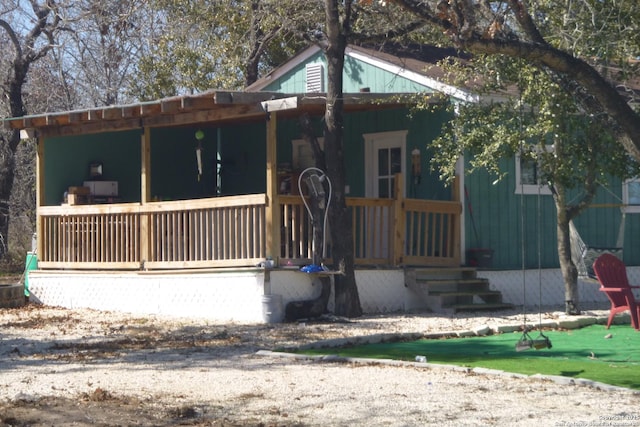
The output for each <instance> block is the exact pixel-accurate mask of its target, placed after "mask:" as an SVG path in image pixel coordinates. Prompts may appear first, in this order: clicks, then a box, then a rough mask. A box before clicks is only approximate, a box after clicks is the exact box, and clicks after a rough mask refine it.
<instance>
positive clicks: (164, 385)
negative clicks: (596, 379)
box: [0, 305, 640, 426]
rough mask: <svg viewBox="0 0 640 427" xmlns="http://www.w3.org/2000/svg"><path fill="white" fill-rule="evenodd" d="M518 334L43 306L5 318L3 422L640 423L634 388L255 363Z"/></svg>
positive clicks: (466, 321)
mask: <svg viewBox="0 0 640 427" xmlns="http://www.w3.org/2000/svg"><path fill="white" fill-rule="evenodd" d="M591 314H592V315H600V316H602V315H603V313H591ZM559 316H561V314H559V313H555V314H554V313H548V314H545V319H546V320H552V319H557V318H558V317H559ZM521 323H522V315H521V314H518V313H516V312H506V313H491V314H489V315H487V316H485V317H477V316H472V315H460V316H456V317H447V316H437V315H433V314H420V315H390V316H383V317H367V318H362V319H357V320H352V321H346V320H344V319H335V318H333V319H332V318H329V319H324V320H323V321H319V322H307V323H298V324H283V325H255V324H217V323H213V322H210V321H206V320H198V319H170V318H160V317H139V316H130V315H126V314H122V313H105V312H98V311H92V310H83V309H79V310H67V309H60V308H51V307H42V306H34V305H29V306H27V307H24V308H20V309H3V310H0V338H1V342H0V425H2V426H96V425H97V426H170V425H193V426H245V425H251V426H254V425H255V426H320V425H322V426H326V425H329V426H353V425H367V426H415V425H452V426H453V425H455V426H462V425H496V426H503V425H515V424H517V425H525V426H527V425H531V426H534V425H535V426H539V425H546V426H568V425H612V426H640V410H639V409H638V408H640V394H639V393H633V392H630V391H627V390H603V389H598V388H594V387H590V386H585V385H576V384H571V383H570V381H569V380H568V381H567V384H559V383H557V382H553V381H549V380H545V379H541V378H526V377H516V376H511V375H493V374H486V375H484V374H478V373H474V372H469V371H468V370H464V371H462V370H460V371H456V370H450V369H442V368H431V367H421V366H412V365H411V364H408V365H407V364H405V365H398V366H394V365H385V364H377V363H373V364H369V363H364V364H345V363H331V362H318V361H310V360H297V359H291V358H280V357H265V356H259V355H257V354H256V352H257V351H258V350H260V349H273V348H278V347H288V346H297V345H301V344H305V343H310V342H315V341H318V340H325V339H337V338H346V337H358V336H371V335H378V336H379V335H380V334H389V336H391V335H394V334H399V333H408V332H414V333H415V332H418V333H433V332H437V331H468V330H481V329H483V328H486V327H487V326H489V327H495V326H496V325H509V324H511V325H518V324H521ZM514 339H515V338H514ZM639 339H640V334H639Z"/></svg>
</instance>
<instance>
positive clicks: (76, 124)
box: [3, 90, 440, 137]
mask: <svg viewBox="0 0 640 427" xmlns="http://www.w3.org/2000/svg"><path fill="white" fill-rule="evenodd" d="M314 95H315V96H305V95H302V94H283V93H273V92H254V93H249V92H229V91H221V90H211V91H207V92H204V93H201V94H197V95H185V96H175V97H170V98H164V99H160V100H157V101H151V102H141V103H136V104H129V105H112V106H105V107H98V108H90V109H83V110H74V111H65V112H53V113H42V114H34V115H28V116H23V117H13V118H7V119H3V125H4V128H5V129H8V130H16V129H17V130H29V131H36V132H35V133H37V135H38V136H41V137H49V136H65V135H79V134H88V133H98V132H110V131H121V130H128V129H139V128H142V127H161V126H187V125H190V124H197V123H238V122H245V121H260V120H265V117H266V114H267V113H269V112H275V111H278V114H279V115H282V116H288V115H292V114H299V113H300V112H308V113H311V114H322V113H323V112H324V108H325V97H324V96H322V94H314ZM344 98H345V99H344V105H345V111H347V112H349V111H363V110H381V109H385V108H393V107H398V106H399V105H404V104H406V103H407V102H411V100H410V99H406V98H403V97H401V96H400V97H399V96H398V94H377V93H359V94H354V95H349V94H346V95H345V97H344ZM431 102H440V101H439V100H438V99H436V98H435V97H434V99H433V100H431ZM25 136H28V137H30V135H25Z"/></svg>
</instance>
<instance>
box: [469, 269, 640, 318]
mask: <svg viewBox="0 0 640 427" xmlns="http://www.w3.org/2000/svg"><path fill="white" fill-rule="evenodd" d="M627 275H628V276H629V282H631V284H634V283H640V267H628V268H627ZM478 277H485V278H487V279H489V283H491V288H492V289H495V290H498V291H500V292H502V296H503V301H505V302H509V303H511V304H514V305H517V306H522V305H525V306H527V307H537V306H538V305H539V301H540V300H541V301H542V306H547V307H548V306H563V305H564V301H565V296H564V282H563V280H562V273H561V272H560V269H542V270H526V271H525V272H524V274H523V272H522V270H509V271H478ZM599 287H600V285H599V284H598V283H597V282H596V281H593V280H589V281H585V280H582V279H580V280H578V294H579V296H580V300H579V306H580V308H585V309H587V308H592V309H593V308H602V309H606V308H609V302H608V300H607V297H606V296H605V294H604V293H602V292H600V291H599V290H598V288H599ZM637 296H638V295H636V297H637Z"/></svg>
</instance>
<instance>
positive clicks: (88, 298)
mask: <svg viewBox="0 0 640 427" xmlns="http://www.w3.org/2000/svg"><path fill="white" fill-rule="evenodd" d="M628 273H629V279H630V281H631V282H632V283H640V267H632V268H629V269H628ZM478 276H480V277H486V278H487V279H489V281H490V283H491V288H492V289H495V290H499V291H501V292H502V294H503V301H505V302H508V303H511V304H514V305H516V306H521V305H523V304H524V305H526V306H527V307H537V306H538V303H539V297H540V295H541V296H542V305H543V306H561V305H563V304H564V300H565V298H564V285H563V282H562V276H561V274H560V270H559V269H553V270H541V271H538V270H529V271H526V272H525V273H524V274H523V273H522V271H515V270H514V271H479V272H478ZM404 280H405V279H404V272H403V270H401V269H393V270H382V269H380V270H378V269H376V270H357V271H356V282H357V284H358V292H359V295H360V303H361V305H362V310H363V312H364V313H366V314H380V313H392V312H402V311H410V310H416V309H424V308H426V307H425V306H424V301H422V299H421V296H420V295H416V294H415V293H413V292H412V291H411V290H410V289H409V288H407V287H405V283H404ZM29 288H30V291H31V298H32V300H34V301H36V302H40V303H42V304H45V305H51V306H61V307H67V308H92V309H96V310H108V311H122V312H128V313H134V314H139V315H144V314H158V315H167V316H176V317H197V318H206V319H212V320H218V321H238V322H264V321H265V317H264V314H265V313H264V312H265V310H267V309H266V308H265V306H264V304H265V301H264V298H263V296H264V295H269V294H276V295H281V296H282V307H283V308H284V307H286V305H287V303H288V302H291V301H303V300H310V299H313V298H316V297H318V296H319V295H320V290H321V289H320V284H319V283H318V282H317V281H315V280H314V276H313V275H308V274H304V273H300V272H298V271H294V270H286V269H283V270H279V269H276V270H271V271H265V270H264V269H250V270H238V271H220V272H213V271H208V272H188V273H185V272H179V273H176V272H164V273H160V272H153V273H150V272H90V271H87V272H78V271H74V272H69V271H45V270H34V271H31V272H30V273H29ZM579 293H580V308H585V309H586V308H608V302H607V299H606V297H605V295H604V294H603V293H601V292H600V291H598V284H597V283H594V282H585V281H580V283H579ZM636 296H637V297H639V298H640V295H636ZM333 301H334V298H333V290H332V295H331V297H330V298H329V307H328V308H329V311H332V310H333V308H334V302H333Z"/></svg>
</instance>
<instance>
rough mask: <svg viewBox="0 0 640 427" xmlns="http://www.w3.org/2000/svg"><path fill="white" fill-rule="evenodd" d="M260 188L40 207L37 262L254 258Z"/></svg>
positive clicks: (251, 261)
mask: <svg viewBox="0 0 640 427" xmlns="http://www.w3.org/2000/svg"><path fill="white" fill-rule="evenodd" d="M265 206H266V196H265V195H264V194H257V195H246V196H232V197H220V198H210V199H198V200H188V201H187V200H184V201H172V202H154V203H149V204H144V205H142V204H139V203H127V204H113V205H87V206H46V207H41V208H39V209H38V217H39V221H40V227H41V228H40V233H41V235H42V236H43V239H42V243H41V244H40V248H39V253H38V265H39V267H40V268H79V269H81V268H86V269H139V268H157V269H162V268H165V269H169V268H199V267H221V266H225V267H226V266H246V265H255V264H257V263H259V262H260V261H261V260H263V259H264V257H265V234H266V233H265Z"/></svg>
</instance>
